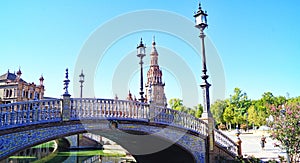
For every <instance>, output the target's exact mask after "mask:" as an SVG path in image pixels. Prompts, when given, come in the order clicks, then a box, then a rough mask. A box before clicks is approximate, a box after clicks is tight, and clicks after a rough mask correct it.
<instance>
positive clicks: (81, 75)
mask: <svg viewBox="0 0 300 163" xmlns="http://www.w3.org/2000/svg"><path fill="white" fill-rule="evenodd" d="M83 82H84V74H83V70H81V74H80V75H79V83H80V99H81V102H82V88H83ZM81 106H82V104H81ZM78 112H79V111H78ZM79 138H80V134H77V147H78V148H79Z"/></svg>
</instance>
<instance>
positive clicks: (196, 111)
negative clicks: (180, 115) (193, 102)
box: [169, 98, 203, 118]
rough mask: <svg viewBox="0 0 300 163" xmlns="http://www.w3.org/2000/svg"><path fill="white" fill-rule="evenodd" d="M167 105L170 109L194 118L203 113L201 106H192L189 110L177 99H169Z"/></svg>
mask: <svg viewBox="0 0 300 163" xmlns="http://www.w3.org/2000/svg"><path fill="white" fill-rule="evenodd" d="M169 105H170V106H171V109H174V110H177V111H181V112H184V113H187V114H190V115H193V116H194V117H196V118H200V117H201V115H202V112H203V106H202V105H201V104H198V105H197V106H194V108H189V107H186V106H184V105H183V104H182V100H181V99H179V98H172V99H170V100H169Z"/></svg>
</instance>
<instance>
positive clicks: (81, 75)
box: [79, 70, 84, 98]
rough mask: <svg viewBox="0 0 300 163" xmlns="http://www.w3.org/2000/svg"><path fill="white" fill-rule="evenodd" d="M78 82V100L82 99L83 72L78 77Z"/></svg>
mask: <svg viewBox="0 0 300 163" xmlns="http://www.w3.org/2000/svg"><path fill="white" fill-rule="evenodd" d="M79 82H80V98H82V88H83V85H82V84H83V82H84V74H83V70H81V74H80V75H79Z"/></svg>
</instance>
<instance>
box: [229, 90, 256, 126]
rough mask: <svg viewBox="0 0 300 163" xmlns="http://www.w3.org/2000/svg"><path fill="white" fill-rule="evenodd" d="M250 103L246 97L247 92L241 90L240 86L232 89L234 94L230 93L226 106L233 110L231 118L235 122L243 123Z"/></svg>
mask: <svg viewBox="0 0 300 163" xmlns="http://www.w3.org/2000/svg"><path fill="white" fill-rule="evenodd" d="M250 105H251V100H249V99H248V96H247V94H246V93H245V92H244V93H243V92H242V90H241V89H240V88H235V89H234V94H233V95H230V99H229V104H228V105H227V107H229V108H231V109H232V111H233V115H234V117H233V120H232V122H233V123H235V124H242V123H245V122H246V120H245V113H247V110H248V108H249V107H250Z"/></svg>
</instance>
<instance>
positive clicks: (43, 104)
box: [0, 99, 62, 129]
mask: <svg viewBox="0 0 300 163" xmlns="http://www.w3.org/2000/svg"><path fill="white" fill-rule="evenodd" d="M61 103H62V100H60V99H51V100H33V101H26V102H16V103H11V104H2V105H0V129H6V128H10V127H15V126H23V125H27V124H34V123H43V122H53V121H60V120H61V112H62V107H61V106H62V105H61Z"/></svg>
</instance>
